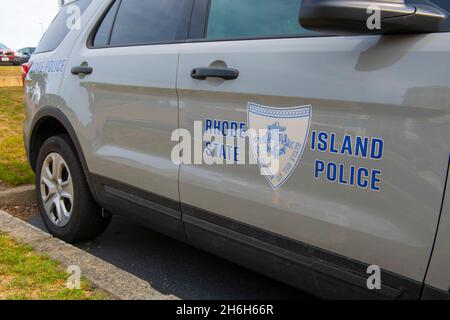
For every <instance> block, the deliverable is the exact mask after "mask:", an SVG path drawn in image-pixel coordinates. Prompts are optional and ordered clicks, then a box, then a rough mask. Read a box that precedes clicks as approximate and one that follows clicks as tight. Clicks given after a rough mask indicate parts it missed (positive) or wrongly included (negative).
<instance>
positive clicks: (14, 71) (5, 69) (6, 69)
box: [0, 66, 22, 77]
mask: <svg viewBox="0 0 450 320" xmlns="http://www.w3.org/2000/svg"><path fill="white" fill-rule="evenodd" d="M21 72H22V68H21V67H14V66H0V77H12V76H20V74H21Z"/></svg>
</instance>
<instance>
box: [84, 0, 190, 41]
mask: <svg viewBox="0 0 450 320" xmlns="http://www.w3.org/2000/svg"><path fill="white" fill-rule="evenodd" d="M116 1H120V3H119V5H118V6H117V10H116V12H115V17H114V20H113V23H112V24H111V29H110V30H109V44H108V45H106V46H94V40H95V36H96V35H97V32H98V30H99V29H100V26H101V25H102V23H103V20H104V19H105V17H106V16H107V15H108V13H109V11H110V10H111V8H112V7H113V6H114V4H115V2H116ZM187 1H191V8H190V9H188V11H190V14H189V17H188V21H187V24H186V35H185V36H184V39H180V40H171V41H153V42H148V43H147V42H145V43H133V44H122V45H111V44H110V43H111V37H112V32H113V30H114V26H115V24H116V19H117V15H118V14H119V10H120V7H121V5H122V0H111V1H110V3H109V4H108V6H107V7H106V8H105V9H104V11H103V12H102V14H101V15H100V16H99V17H98V18H97V22H96V23H95V25H94V27H93V28H92V30H91V31H90V33H89V36H88V39H87V41H86V47H87V48H88V49H92V50H97V49H111V48H128V47H143V46H153V45H163V44H177V43H185V42H186V41H187V40H188V38H189V35H190V30H191V22H192V15H193V11H194V7H195V3H196V0H187Z"/></svg>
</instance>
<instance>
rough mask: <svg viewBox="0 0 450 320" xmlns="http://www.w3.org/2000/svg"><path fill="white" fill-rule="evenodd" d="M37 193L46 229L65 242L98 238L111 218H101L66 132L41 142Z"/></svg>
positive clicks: (99, 208)
mask: <svg viewBox="0 0 450 320" xmlns="http://www.w3.org/2000/svg"><path fill="white" fill-rule="evenodd" d="M57 168H59V169H57ZM36 196H37V202H38V205H39V209H40V212H41V216H42V219H43V220H44V223H45V226H46V227H47V229H48V230H49V232H50V233H51V234H52V235H53V236H55V237H56V238H59V239H61V240H63V241H66V242H68V243H75V242H79V241H85V240H91V239H93V238H95V237H97V236H98V235H100V234H101V233H103V232H104V231H105V230H106V228H107V227H108V225H109V223H110V221H111V218H110V217H107V218H104V217H102V208H101V207H100V206H99V205H98V204H97V203H96V202H95V200H94V198H93V197H92V194H91V192H90V190H89V186H88V183H87V181H86V177H85V175H84V172H83V170H82V168H81V164H80V161H79V159H78V157H77V153H76V151H75V148H74V146H73V143H72V141H71V140H70V137H69V136H68V135H58V136H54V137H51V138H49V139H47V140H46V141H45V142H44V143H43V145H42V147H41V149H40V151H39V156H38V160H37V166H36Z"/></svg>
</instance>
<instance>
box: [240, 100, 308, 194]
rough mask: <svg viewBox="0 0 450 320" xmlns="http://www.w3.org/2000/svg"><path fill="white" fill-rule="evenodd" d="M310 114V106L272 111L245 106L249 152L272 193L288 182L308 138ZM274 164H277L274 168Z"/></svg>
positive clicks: (259, 106)
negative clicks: (272, 190)
mask: <svg viewBox="0 0 450 320" xmlns="http://www.w3.org/2000/svg"><path fill="white" fill-rule="evenodd" d="M311 115H312V106H310V105H309V106H300V107H291V108H274V107H268V106H262V105H258V104H255V103H251V102H249V104H248V126H249V139H250V145H251V147H252V148H251V149H252V151H253V155H254V156H255V159H256V160H257V163H258V165H259V167H260V169H261V174H262V175H264V176H265V177H266V179H267V181H268V182H269V184H270V185H271V186H272V188H273V189H274V190H277V189H278V188H280V187H281V186H282V185H283V184H284V183H285V182H286V181H287V180H288V179H289V177H290V176H291V175H292V173H293V172H294V170H295V169H296V168H297V166H298V164H299V162H300V159H301V157H302V155H303V151H304V150H305V146H306V143H307V139H308V135H309V128H310V125H311ZM263 154H264V156H263ZM268 159H269V160H268ZM274 163H276V164H277V165H276V166H273V164H274ZM274 168H276V169H274Z"/></svg>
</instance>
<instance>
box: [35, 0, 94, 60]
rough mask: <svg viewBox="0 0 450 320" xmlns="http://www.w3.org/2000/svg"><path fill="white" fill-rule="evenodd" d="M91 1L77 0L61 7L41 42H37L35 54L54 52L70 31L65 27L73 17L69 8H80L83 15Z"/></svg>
mask: <svg viewBox="0 0 450 320" xmlns="http://www.w3.org/2000/svg"><path fill="white" fill-rule="evenodd" d="M91 1H92V0H79V1H75V2H73V3H71V4H70V5H67V6H64V7H62V8H61V10H60V11H59V13H58V14H57V16H56V18H55V19H54V20H53V22H52V24H51V25H50V27H49V28H48V29H47V31H46V32H45V34H44V36H43V37H42V39H41V41H40V42H39V45H38V47H37V49H36V53H39V52H47V51H53V50H55V49H56V48H57V47H58V46H59V45H60V44H61V42H62V41H63V40H64V38H65V37H66V35H67V34H68V33H69V31H70V29H69V28H68V26H67V24H68V23H67V22H68V21H69V20H70V18H71V17H72V16H73V11H71V10H68V9H69V8H70V7H71V6H74V5H76V6H78V7H79V8H80V12H81V13H83V12H84V11H85V10H86V9H87V7H88V6H89V4H90V3H91Z"/></svg>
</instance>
